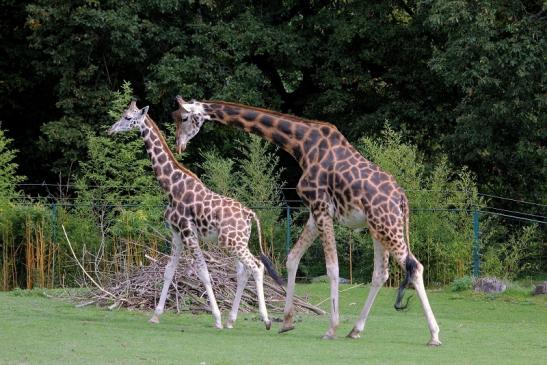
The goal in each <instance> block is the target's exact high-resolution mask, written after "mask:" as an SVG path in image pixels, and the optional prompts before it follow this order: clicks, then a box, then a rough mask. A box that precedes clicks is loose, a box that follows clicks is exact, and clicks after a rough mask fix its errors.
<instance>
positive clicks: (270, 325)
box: [264, 321, 272, 331]
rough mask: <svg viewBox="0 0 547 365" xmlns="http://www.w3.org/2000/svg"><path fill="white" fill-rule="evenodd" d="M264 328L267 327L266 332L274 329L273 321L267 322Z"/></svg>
mask: <svg viewBox="0 0 547 365" xmlns="http://www.w3.org/2000/svg"><path fill="white" fill-rule="evenodd" d="M264 326H266V330H267V331H269V330H270V328H272V321H265V322H264Z"/></svg>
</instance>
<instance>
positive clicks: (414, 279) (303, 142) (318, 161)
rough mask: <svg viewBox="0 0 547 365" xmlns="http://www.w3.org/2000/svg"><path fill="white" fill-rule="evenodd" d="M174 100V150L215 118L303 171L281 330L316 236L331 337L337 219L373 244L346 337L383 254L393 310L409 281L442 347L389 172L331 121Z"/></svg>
mask: <svg viewBox="0 0 547 365" xmlns="http://www.w3.org/2000/svg"><path fill="white" fill-rule="evenodd" d="M177 102H178V104H179V109H178V110H176V111H175V112H173V114H172V116H173V119H175V121H176V123H177V147H178V149H179V151H180V150H184V149H185V148H186V144H187V143H188V141H189V140H190V139H192V138H193V137H194V136H195V135H196V134H197V133H198V132H199V130H200V128H201V126H202V125H203V123H204V121H205V120H214V121H217V122H219V123H221V124H225V125H232V126H235V127H239V128H242V129H243V130H245V131H246V132H250V133H254V134H257V135H259V136H262V137H263V138H266V139H268V140H270V141H272V142H274V143H275V144H277V145H278V146H280V147H281V148H282V149H284V150H285V151H287V152H288V153H290V154H291V155H292V156H293V157H294V158H295V159H296V160H297V161H298V163H299V164H300V166H301V168H302V170H303V174H302V177H301V178H300V181H299V182H298V185H297V187H296V189H297V192H298V195H299V196H300V197H301V198H302V199H303V200H304V202H305V203H306V204H307V205H308V207H309V208H310V217H309V219H308V222H307V224H306V226H305V227H304V231H303V232H302V234H301V236H300V238H299V239H298V241H297V242H296V244H295V245H294V247H293V248H292V249H291V251H290V253H289V256H288V258H287V271H288V280H287V299H286V302H285V309H284V320H283V327H282V328H281V330H280V332H286V331H290V330H292V329H293V328H294V326H293V312H294V309H293V295H294V284H295V278H296V271H297V269H298V264H299V262H300V259H301V258H302V255H303V254H304V252H305V251H306V250H307V249H308V247H309V246H310V245H311V244H312V243H313V241H314V240H315V239H316V238H317V237H318V236H320V238H321V241H322V243H323V250H324V253H325V261H326V267H327V275H328V277H329V280H330V286H331V291H330V295H331V320H330V327H329V329H328V330H327V332H326V333H325V335H324V336H323V338H325V339H332V338H335V336H336V328H337V327H338V323H339V315H338V310H339V306H338V257H337V252H336V244H335V241H334V231H333V221H335V220H336V221H338V222H339V223H341V224H344V225H346V226H348V227H351V228H361V227H368V228H369V231H370V233H371V235H372V238H373V241H374V273H373V275H372V286H371V289H370V292H369V294H368V297H367V300H366V302H365V305H364V308H363V310H362V312H361V315H360V317H359V319H358V321H357V322H356V324H355V326H354V328H353V329H352V331H351V332H350V333H349V334H348V337H351V338H358V337H360V333H361V332H362V331H363V330H364V327H365V322H366V320H367V317H368V314H369V312H370V309H371V307H372V304H373V302H374V299H375V298H376V295H377V294H378V291H379V290H380V288H381V287H382V286H383V284H384V283H385V281H386V280H387V279H388V259H389V255H390V254H392V255H393V256H394V257H395V260H396V261H397V263H398V264H399V265H400V266H401V267H402V268H403V270H405V271H406V277H405V279H404V281H403V282H402V284H401V286H400V288H399V292H398V296H397V301H396V304H395V308H396V309H402V308H404V306H402V305H401V300H402V294H403V289H404V288H405V286H406V284H408V283H409V282H411V283H412V284H413V285H414V287H415V289H416V291H417V293H418V296H419V298H420V300H421V303H422V308H423V311H424V314H425V316H426V318H427V322H428V325H429V331H430V333H431V340H430V341H429V343H428V344H429V345H433V346H437V345H440V344H441V341H440V340H439V326H438V325H437V322H436V320H435V316H434V315H433V312H432V310H431V307H430V305H429V300H428V298H427V294H426V292H425V287H424V283H423V266H422V265H421V264H420V263H419V262H418V260H416V258H415V257H414V256H413V255H412V253H411V252H410V249H409V246H408V242H409V234H408V219H409V207H408V200H407V197H406V195H405V192H404V191H403V189H402V188H401V187H399V186H398V185H397V183H396V182H395V179H394V178H393V177H392V176H390V175H389V174H387V173H385V172H383V171H382V170H380V168H379V167H378V166H376V165H375V164H373V163H372V162H370V161H368V160H366V159H365V158H364V157H363V156H361V154H359V152H357V150H355V148H354V147H353V146H352V145H351V144H350V143H349V142H348V141H347V140H346V138H345V137H344V136H343V135H342V134H341V133H340V132H339V131H338V130H337V129H336V127H335V126H334V125H332V124H329V123H325V122H318V121H310V120H306V119H302V118H297V117H294V116H290V115H285V114H281V113H277V112H273V111H270V110H265V109H260V108H254V107H248V106H244V105H240V104H234V103H227V102H222V101H206V102H198V101H192V102H190V103H186V102H185V101H184V100H183V99H182V98H181V97H180V96H177ZM405 228H406V232H405Z"/></svg>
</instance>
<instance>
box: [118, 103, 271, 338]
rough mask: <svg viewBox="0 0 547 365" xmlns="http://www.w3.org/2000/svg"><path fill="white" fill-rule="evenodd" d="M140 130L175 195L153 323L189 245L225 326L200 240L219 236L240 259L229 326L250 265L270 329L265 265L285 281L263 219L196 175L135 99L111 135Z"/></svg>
mask: <svg viewBox="0 0 547 365" xmlns="http://www.w3.org/2000/svg"><path fill="white" fill-rule="evenodd" d="M134 129H138V130H140V133H141V136H142V138H143V141H144V145H145V146H146V151H147V153H148V156H149V157H150V160H151V161H152V167H153V169H154V173H155V174H156V178H157V180H158V181H159V183H160V185H161V187H162V188H163V190H164V191H165V192H166V193H167V194H168V196H169V204H168V206H167V208H166V210H165V219H166V220H167V222H168V223H169V225H170V228H171V231H172V235H173V238H172V244H173V246H172V253H171V257H170V259H169V263H168V264H167V266H166V268H165V273H164V282H163V288H162V291H161V296H160V300H159V302H158V305H157V306H156V310H155V311H154V315H153V316H152V318H151V319H150V322H152V323H159V320H160V319H159V318H160V315H161V314H162V313H163V308H164V305H165V300H166V298H167V292H168V289H169V286H170V285H171V281H172V280H173V275H174V274H175V269H176V267H177V263H178V260H179V257H180V254H181V251H182V245H183V244H185V245H186V246H187V247H188V248H190V250H191V251H192V254H193V256H194V258H195V260H196V266H197V274H198V277H199V278H200V280H201V281H202V282H203V285H204V286H205V290H206V291H207V296H208V297H209V303H210V304H211V312H212V314H213V317H214V318H215V326H216V327H217V328H222V321H221V315H220V310H219V308H218V305H217V302H216V299H215V295H214V292H213V288H212V286H211V279H210V276H209V271H208V269H207V264H206V262H205V259H204V257H203V252H202V251H201V248H200V246H199V241H200V240H218V243H219V244H220V246H221V247H222V248H223V249H225V250H227V251H228V252H229V253H231V254H232V255H234V256H236V257H237V259H238V262H237V289H236V295H235V297H234V302H233V305H232V310H231V311H230V315H229V318H228V322H227V327H228V328H232V327H233V324H234V322H235V320H236V318H237V312H238V308H239V304H240V300H241V296H242V294H243V290H244V289H245V284H246V283H247V279H248V277H249V273H248V272H247V270H249V271H251V272H252V274H253V277H254V279H255V283H256V293H257V296H258V307H259V312H260V317H261V318H262V321H263V322H264V324H265V326H266V329H268V330H269V329H270V326H271V323H272V322H271V321H270V319H269V318H268V312H267V310H266V303H265V300H264V287H263V275H264V266H266V268H267V269H268V272H269V273H270V275H271V276H272V277H273V278H274V279H276V280H277V281H278V283H281V278H279V276H277V273H276V272H275V271H274V270H273V266H272V265H271V262H270V261H269V259H268V258H267V257H266V256H265V255H264V252H263V250H262V238H261V233H260V222H259V220H258V218H257V216H256V214H255V213H254V212H253V211H252V210H251V209H249V208H247V207H245V206H243V204H241V203H239V202H238V201H235V200H233V199H230V198H226V197H224V196H222V195H219V194H216V193H215V192H212V191H210V190H209V189H207V187H206V186H205V185H204V184H203V183H202V182H201V181H200V180H199V178H198V177H197V176H196V175H194V174H193V173H192V172H191V171H189V170H188V169H187V168H185V167H184V166H182V165H181V164H179V163H178V162H177V160H176V159H175V157H174V156H173V154H172V153H171V150H170V149H169V148H168V147H167V143H166V142H165V139H164V138H163V135H162V134H161V132H160V130H159V128H158V126H157V125H156V123H154V121H153V120H152V118H150V117H149V116H148V107H144V108H142V109H139V108H137V105H136V102H135V101H133V102H131V104H130V105H129V107H128V108H127V109H126V110H125V111H124V113H123V115H122V117H121V118H120V120H118V121H117V122H116V123H114V125H112V127H110V129H109V131H108V134H110V135H112V134H115V133H120V132H126V131H131V130H134ZM252 220H255V222H256V225H257V229H258V239H259V243H260V250H261V255H260V258H261V260H262V261H263V262H264V264H265V265H263V264H262V263H261V262H260V260H258V259H257V258H256V257H254V256H253V255H252V254H251V252H250V251H249V248H248V246H247V243H248V241H249V237H250V235H251V222H252Z"/></svg>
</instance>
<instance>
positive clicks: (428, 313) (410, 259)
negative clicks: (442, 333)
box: [395, 253, 441, 346]
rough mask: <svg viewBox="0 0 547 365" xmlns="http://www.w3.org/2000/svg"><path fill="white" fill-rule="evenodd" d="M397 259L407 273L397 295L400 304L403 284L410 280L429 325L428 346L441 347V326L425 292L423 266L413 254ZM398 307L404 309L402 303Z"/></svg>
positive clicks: (397, 257)
mask: <svg viewBox="0 0 547 365" xmlns="http://www.w3.org/2000/svg"><path fill="white" fill-rule="evenodd" d="M396 259H397V262H398V263H399V265H400V266H401V268H403V269H404V270H405V271H406V273H405V280H403V283H401V286H400V287H399V293H398V295H397V299H398V302H399V301H402V290H403V289H404V286H403V284H406V283H405V282H406V281H407V278H408V282H410V283H412V285H413V286H414V289H415V290H416V294H417V295H418V298H419V299H420V302H421V304H422V310H423V312H424V315H425V318H426V320H427V325H428V327H429V332H430V334H431V340H430V341H429V342H428V343H427V344H428V346H440V345H441V341H440V340H439V325H438V324H437V320H436V319H435V315H434V314H433V311H432V309H431V305H430V304H429V299H428V297H427V293H426V291H425V285H424V279H423V272H424V267H423V265H422V264H421V263H420V262H419V261H418V260H417V259H416V258H415V257H414V255H412V254H411V253H409V254H396ZM397 305H399V308H401V307H404V306H401V303H400V302H399V303H396V304H395V308H396V309H398V307H397Z"/></svg>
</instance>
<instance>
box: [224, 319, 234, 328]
mask: <svg viewBox="0 0 547 365" xmlns="http://www.w3.org/2000/svg"><path fill="white" fill-rule="evenodd" d="M226 328H228V329H230V330H231V329H232V328H234V322H232V321H228V322H226Z"/></svg>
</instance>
